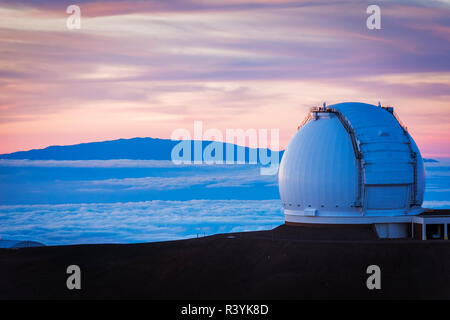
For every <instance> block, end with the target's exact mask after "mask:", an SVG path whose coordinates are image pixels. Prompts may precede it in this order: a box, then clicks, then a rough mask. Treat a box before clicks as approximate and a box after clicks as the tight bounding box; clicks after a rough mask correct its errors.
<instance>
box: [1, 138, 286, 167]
mask: <svg viewBox="0 0 450 320" xmlns="http://www.w3.org/2000/svg"><path fill="white" fill-rule="evenodd" d="M179 142H180V141H176V140H169V139H156V138H132V139H118V140H111V141H102V142H89V143H80V144H75V145H68V146H50V147H47V148H44V149H33V150H29V151H19V152H13V153H9V154H2V155H0V159H28V160H111V159H132V160H171V153H172V149H173V148H174V146H175V145H177V144H178V143H179ZM189 142H190V145H191V160H193V158H194V140H191V141H189ZM189 142H188V143H189ZM211 142H213V141H197V143H201V145H202V154H203V151H204V150H205V147H207V146H208V145H210V143H211ZM220 144H222V150H223V157H224V159H225V157H226V153H227V149H229V148H232V149H233V150H234V159H233V160H234V161H236V160H237V154H238V148H240V149H242V148H243V149H244V151H245V161H246V162H248V159H249V154H250V152H251V151H253V152H254V151H256V154H257V161H258V162H260V152H259V151H260V150H259V149H252V148H248V147H240V146H236V145H234V144H228V143H220ZM227 146H228V148H227ZM262 151H266V149H262ZM241 152H242V151H241ZM274 152H277V151H274ZM283 152H284V151H281V152H279V156H280V159H281V156H282V154H283ZM271 153H272V151H271V150H270V149H267V155H268V156H270V155H271ZM263 154H265V153H263ZM213 156H214V153H213Z"/></svg>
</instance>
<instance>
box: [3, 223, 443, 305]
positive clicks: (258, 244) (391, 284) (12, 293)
mask: <svg viewBox="0 0 450 320" xmlns="http://www.w3.org/2000/svg"><path fill="white" fill-rule="evenodd" d="M72 264H76V265H79V266H80V268H81V272H82V289H81V290H72V291H70V290H68V289H67V288H66V279H67V277H68V275H67V274H66V268H67V266H69V265H72ZM372 264H376V265H378V266H380V268H381V290H368V289H367V287H366V279H367V277H368V276H369V275H368V274H366V268H367V266H369V265H372ZM0 298H2V299H16V298H33V299H36V298H37V299H48V298H63V299H65V298H69V299H72V298H150V299H252V298H267V299H317V298H338V299H345V298H356V299H366V298H369V299H379V298H427V299H430V298H445V299H449V298H450V241H439V240H435V241H419V240H379V239H377V238H376V236H375V234H374V233H373V232H372V230H371V229H370V228H368V227H357V228H356V229H355V228H354V227H352V228H333V227H329V228H307V227H291V226H286V225H283V226H280V227H278V228H276V229H274V230H272V231H260V232H246V233H235V234H219V235H214V236H209V237H204V238H199V239H190V240H180V241H168V242H157V243H144V244H125V245H78V246H55V247H40V248H22V249H18V250H11V249H0Z"/></svg>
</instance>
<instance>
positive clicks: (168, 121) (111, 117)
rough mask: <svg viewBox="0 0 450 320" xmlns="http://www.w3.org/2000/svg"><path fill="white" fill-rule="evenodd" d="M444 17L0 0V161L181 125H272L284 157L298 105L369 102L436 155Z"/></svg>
mask: <svg viewBox="0 0 450 320" xmlns="http://www.w3.org/2000/svg"><path fill="white" fill-rule="evenodd" d="M71 4H76V5H78V6H79V7H80V8H81V29H79V30H69V29H68V28H67V27H66V20H67V18H68V16H69V14H67V13H66V8H67V7H68V6H69V5H71ZM371 4H377V5H379V6H380V8H381V30H369V29H368V28H367V27H366V19H367V17H368V16H369V15H368V14H367V13H366V8H367V7H368V6H369V5H371ZM449 17H450V3H449V1H443V0H442V1H433V0H424V1H419V0H416V1H402V0H395V1H377V2H376V3H374V2H366V1H361V0H355V1H346V0H343V1H330V0H325V1H305V0H303V1H289V0H278V1H273V0H272V1H269V0H218V1H214V0H211V1H207V0H175V1H172V0H160V1H96V0H94V1H77V2H71V1H50V0H47V1H31V0H30V1H20V0H18V1H17V0H14V1H0V115H1V116H0V120H1V121H0V141H1V144H0V153H9V152H14V151H18V150H28V149H32V148H42V147H46V146H49V145H67V144H76V143H81V142H91V141H102V140H112V139H118V138H132V137H159V138H170V135H171V133H172V132H173V131H174V130H175V129H177V128H186V129H188V130H190V131H191V132H192V130H193V122H194V120H201V121H203V126H204V128H205V129H208V128H218V129H220V130H223V132H225V129H226V128H243V129H249V128H255V129H258V128H264V129H271V128H278V129H279V130H280V147H281V148H284V147H285V146H286V145H287V143H288V142H289V139H290V138H291V137H292V135H293V134H294V133H295V131H296V128H297V126H298V125H299V123H300V122H301V121H302V120H303V118H304V117H305V115H306V114H307V111H308V110H309V108H310V107H312V106H317V105H321V104H322V103H323V102H324V101H326V102H327V104H329V105H330V104H333V103H337V102H344V101H360V102H366V103H372V104H377V103H378V101H381V103H382V104H383V105H391V106H394V107H395V110H396V112H397V113H398V114H399V116H400V118H401V120H402V121H403V122H404V123H405V124H406V125H407V126H408V129H409V131H410V133H411V135H412V136H413V137H414V139H415V140H416V142H417V143H418V145H419V147H420V148H421V151H422V153H423V155H425V156H428V157H432V156H433V157H439V156H440V157H449V156H450V103H449V96H450V19H449Z"/></svg>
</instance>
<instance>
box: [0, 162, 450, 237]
mask: <svg viewBox="0 0 450 320" xmlns="http://www.w3.org/2000/svg"><path fill="white" fill-rule="evenodd" d="M426 172H427V183H426V192H425V201H424V207H429V208H450V160H448V159H440V162H439V163H427V164H426ZM282 223H283V213H282V209H281V201H280V199H279V194H278V186H277V176H262V175H260V174H259V168H258V167H257V166H256V165H174V164H172V163H171V162H169V161H153V160H86V161H53V160H45V161H39V160H37V161H30V160H0V237H2V238H3V239H13V240H34V241H39V242H42V243H44V244H46V245H63V244H81V243H133V242H148V241H162V240H176V239H184V238H191V237H197V236H204V235H211V234H216V233H227V232H241V231H252V230H264V229H270V228H273V227H276V226H277V225H280V224H282Z"/></svg>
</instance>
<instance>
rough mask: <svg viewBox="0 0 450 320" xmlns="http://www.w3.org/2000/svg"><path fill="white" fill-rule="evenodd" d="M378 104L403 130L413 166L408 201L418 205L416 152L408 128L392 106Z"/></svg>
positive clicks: (411, 204)
mask: <svg viewBox="0 0 450 320" xmlns="http://www.w3.org/2000/svg"><path fill="white" fill-rule="evenodd" d="M379 106H380V107H381V108H382V109H384V110H386V111H387V112H389V113H390V114H392V116H393V117H394V118H395V120H397V123H398V124H399V125H400V127H401V128H402V130H403V134H404V135H405V137H406V139H407V140H408V143H407V145H408V148H409V153H410V156H411V164H412V166H413V185H412V188H413V192H412V195H411V201H410V206H411V207H413V206H417V205H420V203H419V202H418V201H417V153H416V152H414V150H413V148H412V145H411V138H410V135H409V133H408V128H407V127H406V126H405V125H404V123H403V122H402V121H401V120H400V117H399V116H398V114H397V113H396V112H395V111H394V108H393V107H391V106H386V107H383V106H381V104H379Z"/></svg>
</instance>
